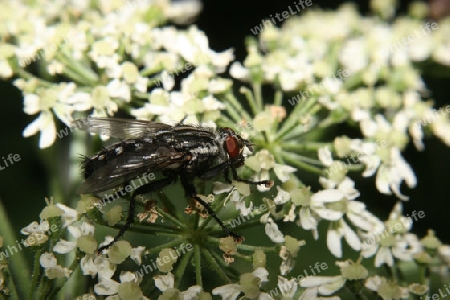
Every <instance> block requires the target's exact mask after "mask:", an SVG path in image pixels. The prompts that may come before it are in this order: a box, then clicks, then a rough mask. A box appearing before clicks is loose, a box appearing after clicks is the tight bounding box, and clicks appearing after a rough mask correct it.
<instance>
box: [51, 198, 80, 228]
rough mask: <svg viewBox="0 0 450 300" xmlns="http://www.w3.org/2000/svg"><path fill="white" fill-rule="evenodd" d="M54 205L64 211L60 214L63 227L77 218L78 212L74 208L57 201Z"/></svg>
mask: <svg viewBox="0 0 450 300" xmlns="http://www.w3.org/2000/svg"><path fill="white" fill-rule="evenodd" d="M56 205H57V206H58V207H59V208H61V209H62V210H63V211H64V213H63V214H62V215H61V220H62V222H63V227H67V226H69V225H71V224H72V223H73V222H75V221H76V220H78V212H77V210H76V209H73V208H70V207H68V206H66V205H64V204H61V203H57V204H56Z"/></svg>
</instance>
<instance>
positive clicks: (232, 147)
mask: <svg viewBox="0 0 450 300" xmlns="http://www.w3.org/2000/svg"><path fill="white" fill-rule="evenodd" d="M225 146H226V147H227V152H228V155H229V156H230V158H232V159H233V158H236V157H237V156H238V155H239V152H240V151H239V144H238V141H237V140H236V138H235V137H234V136H231V135H230V136H228V137H227V138H226V140H225Z"/></svg>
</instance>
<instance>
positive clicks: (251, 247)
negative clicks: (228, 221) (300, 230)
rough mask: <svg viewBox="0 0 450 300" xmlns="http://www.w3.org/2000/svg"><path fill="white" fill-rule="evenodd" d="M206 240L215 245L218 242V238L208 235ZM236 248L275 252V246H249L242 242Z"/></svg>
mask: <svg viewBox="0 0 450 300" xmlns="http://www.w3.org/2000/svg"><path fill="white" fill-rule="evenodd" d="M206 241H207V242H211V243H215V244H217V245H219V244H220V239H219V238H215V237H211V236H208V237H207V238H206ZM237 247H238V249H240V250H248V251H255V250H263V251H268V252H276V251H277V246H276V245H275V246H271V247H265V246H251V245H243V244H237Z"/></svg>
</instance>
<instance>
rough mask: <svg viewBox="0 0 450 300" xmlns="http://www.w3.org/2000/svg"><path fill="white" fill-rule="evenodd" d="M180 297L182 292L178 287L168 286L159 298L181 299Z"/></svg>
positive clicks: (163, 299)
mask: <svg viewBox="0 0 450 300" xmlns="http://www.w3.org/2000/svg"><path fill="white" fill-rule="evenodd" d="M180 298H181V293H180V291H179V290H178V289H176V288H168V289H166V290H165V291H164V292H163V293H162V295H161V296H159V297H158V300H179V299H180Z"/></svg>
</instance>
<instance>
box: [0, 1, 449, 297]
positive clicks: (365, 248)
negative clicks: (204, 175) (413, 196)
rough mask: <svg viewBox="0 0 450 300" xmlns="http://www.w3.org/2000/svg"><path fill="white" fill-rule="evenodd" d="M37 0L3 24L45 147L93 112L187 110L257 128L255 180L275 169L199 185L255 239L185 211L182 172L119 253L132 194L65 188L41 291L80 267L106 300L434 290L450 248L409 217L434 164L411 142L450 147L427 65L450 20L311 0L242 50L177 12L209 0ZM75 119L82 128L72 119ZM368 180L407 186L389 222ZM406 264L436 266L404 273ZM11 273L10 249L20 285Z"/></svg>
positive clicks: (173, 115) (192, 118) (178, 115)
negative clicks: (375, 204) (413, 162)
mask: <svg viewBox="0 0 450 300" xmlns="http://www.w3.org/2000/svg"><path fill="white" fill-rule="evenodd" d="M28 2H29V3H28ZM28 2H27V4H25V3H22V2H21V1H10V2H7V3H4V5H3V7H2V10H1V11H0V17H2V20H5V24H8V25H7V26H1V25H0V36H1V37H2V39H1V42H0V69H1V70H0V77H2V78H4V79H10V78H14V85H15V86H16V87H17V88H19V89H20V90H21V91H22V93H23V98H24V112H25V113H26V114H28V115H33V116H35V120H34V121H32V122H31V123H30V124H29V125H28V126H27V127H26V128H25V129H24V132H23V135H24V136H26V137H27V136H32V135H35V134H38V133H39V134H40V137H39V147H40V148H46V147H50V146H52V144H54V143H55V141H56V140H57V138H63V137H65V136H67V135H68V134H69V132H72V131H74V130H76V129H77V128H78V127H82V126H84V125H83V124H80V123H77V122H74V120H75V119H77V118H79V117H85V118H88V117H89V118H90V117H105V116H115V115H118V114H121V115H123V114H126V115H128V116H129V117H130V118H136V119H142V120H154V121H158V122H165V123H169V124H177V123H178V122H180V121H181V120H183V122H184V123H186V124H193V125H198V126H209V127H212V128H215V127H216V126H220V127H230V128H233V129H234V130H236V132H239V134H240V135H241V136H242V138H244V139H249V140H250V141H251V145H250V144H249V145H247V147H245V149H244V150H242V155H243V156H244V157H245V162H243V165H242V166H240V168H239V169H238V172H239V174H238V175H239V177H240V178H245V179H248V180H251V181H262V180H272V181H274V183H275V185H274V186H273V187H269V186H264V185H261V184H260V185H258V186H257V187H256V188H255V187H253V186H251V185H249V184H247V183H246V182H238V181H236V180H228V181H229V182H225V180H223V179H221V178H217V180H215V181H214V182H212V183H204V182H202V181H201V180H194V181H193V182H192V184H193V185H195V186H196V188H197V190H198V191H199V193H200V194H199V195H198V199H201V201H203V202H204V203H208V204H209V205H210V206H211V207H212V211H214V213H215V214H216V215H217V217H218V218H219V219H220V220H222V222H223V226H227V227H228V228H229V229H231V230H233V231H234V232H239V233H241V232H243V233H244V236H245V238H246V239H245V241H244V240H243V239H237V238H236V236H235V237H234V238H233V237H232V236H228V237H226V236H224V235H223V231H222V228H221V226H219V224H217V223H216V222H215V221H214V220H213V218H212V217H211V214H212V211H211V210H208V209H207V208H206V207H205V206H203V205H201V203H200V201H194V200H192V201H191V202H189V205H188V206H187V207H185V208H184V207H183V204H181V202H182V201H179V200H181V198H183V197H184V194H183V192H182V190H181V188H180V186H179V185H178V186H177V185H176V184H175V185H173V186H170V188H166V189H165V190H163V191H158V192H157V193H153V194H151V195H142V197H139V199H138V201H137V204H136V207H135V208H134V207H133V209H135V210H136V215H137V216H138V218H135V217H134V215H132V216H131V217H133V222H131V223H132V224H131V228H130V229H129V231H130V232H134V235H133V234H130V233H127V235H126V237H127V239H121V240H119V241H116V242H115V243H113V245H112V246H111V247H106V249H104V250H103V251H98V250H97V249H99V248H101V249H103V248H102V246H105V245H109V244H110V243H111V242H112V241H113V240H114V237H113V236H112V235H115V234H116V232H115V231H114V233H113V231H111V233H110V234H111V235H109V234H106V236H105V232H104V231H102V230H99V229H100V228H101V227H110V228H115V229H120V228H122V226H123V224H124V222H125V221H128V220H127V219H126V218H125V216H124V215H125V214H126V213H127V212H128V210H131V206H128V203H127V202H125V201H123V200H130V196H131V195H130V194H129V193H128V194H125V195H124V194H121V196H118V193H117V191H118V190H119V188H120V186H117V187H115V188H116V189H113V190H112V191H111V195H112V194H114V193H115V195H116V196H117V197H116V198H114V197H113V198H112V200H108V201H105V199H109V197H108V196H110V195H109V194H108V192H109V191H108V192H106V194H105V195H93V196H87V195H83V196H82V197H81V199H77V200H78V202H77V205H76V208H73V207H70V206H69V205H64V204H60V203H58V204H54V203H53V201H47V206H46V207H45V208H44V209H43V210H42V212H41V214H40V216H39V217H40V218H39V221H34V222H32V223H31V224H30V225H28V226H26V227H25V228H23V229H22V231H21V233H22V234H24V235H26V239H24V242H23V243H22V244H23V246H24V247H27V248H30V249H31V250H32V251H33V252H34V253H35V255H36V258H35V260H34V264H35V265H34V268H33V274H32V275H30V276H31V278H33V280H32V282H31V283H30V284H31V291H32V292H31V293H30V294H29V295H28V298H29V299H46V298H48V299H52V298H53V297H55V296H56V295H57V294H58V293H59V292H60V290H61V289H62V288H63V287H64V288H66V287H67V286H68V285H65V284H66V283H67V282H68V281H69V280H71V279H73V280H74V281H77V284H75V285H74V286H77V287H81V286H88V288H87V289H86V290H77V291H76V292H77V293H78V294H77V295H76V296H79V297H88V299H91V298H90V297H94V298H92V299H97V298H98V297H104V299H108V300H113V299H136V300H137V299H150V297H152V298H155V297H160V298H161V299H199V298H202V299H203V298H204V299H211V298H212V297H213V295H214V296H219V297H221V298H222V299H230V300H233V299H237V298H238V297H239V298H247V299H274V298H277V299H305V300H306V299H307V300H309V299H347V298H346V297H347V296H348V295H349V294H348V293H350V294H351V295H353V296H355V297H357V298H360V299H361V298H366V297H367V296H368V295H375V294H377V295H378V296H380V297H382V298H383V299H399V298H402V297H403V298H404V297H409V296H410V295H411V296H412V295H419V294H421V293H422V294H423V293H424V292H423V291H424V290H426V286H425V284H426V283H427V282H428V278H427V276H428V274H429V273H430V270H435V269H436V268H432V267H434V265H433V264H435V263H437V264H438V265H439V266H440V267H442V268H443V269H445V271H446V272H447V273H448V265H449V262H450V259H449V257H450V254H449V253H450V251H449V246H448V245H445V244H443V243H441V242H440V241H439V239H438V238H437V237H436V236H435V234H434V232H433V231H430V232H429V233H428V235H427V236H426V237H424V238H422V239H420V238H419V237H418V236H417V235H415V234H413V233H412V232H410V231H411V229H412V220H411V219H412V217H409V216H405V215H404V214H403V211H402V209H403V207H402V202H404V201H407V200H408V199H409V198H408V193H409V189H412V188H414V187H415V186H416V185H417V178H416V176H415V173H414V171H413V168H412V167H411V166H410V164H409V163H408V161H407V160H406V159H405V157H404V155H403V154H402V153H403V151H404V150H405V148H406V146H407V145H408V143H409V142H412V143H413V144H414V146H415V147H416V148H417V149H418V150H423V149H424V147H425V145H424V143H423V140H424V137H425V136H427V135H434V136H436V137H438V138H439V139H441V140H442V141H443V142H444V143H445V144H446V145H447V146H450V134H449V132H450V119H449V112H450V107H449V106H447V107H444V108H440V109H436V108H433V102H432V100H431V99H428V96H427V93H426V86H425V84H424V82H423V80H422V78H421V73H420V68H418V67H416V66H417V63H419V62H425V61H427V62H431V63H434V64H436V65H440V67H443V68H448V67H449V65H450V61H449V59H448V55H447V53H448V52H449V50H450V48H449V44H448V42H447V39H446V37H448V36H449V33H450V32H449V28H450V26H448V25H449V22H450V20H449V19H443V20H441V21H440V23H439V24H438V23H433V24H432V23H430V22H428V23H426V22H427V21H424V19H423V16H424V14H418V13H417V6H415V7H413V8H414V9H413V8H412V9H411V11H412V12H415V14H414V17H412V16H405V17H401V18H398V19H392V21H391V22H389V23H387V22H386V21H384V19H386V18H393V16H394V15H393V12H392V11H391V10H390V9H388V8H389V7H387V6H386V3H384V2H383V1H373V3H372V7H373V9H374V12H375V13H376V14H378V16H373V17H370V16H369V17H363V16H361V15H359V13H358V12H357V10H356V8H355V7H354V6H352V5H343V6H342V7H340V8H339V9H338V10H337V11H335V12H323V11H321V10H312V9H311V10H308V11H306V12H305V14H304V15H302V16H301V17H300V16H291V17H290V18H288V19H287V20H286V21H285V23H284V24H283V25H282V26H280V27H275V26H266V27H261V32H260V34H259V36H258V37H252V38H249V39H248V43H247V50H248V55H247V57H246V58H245V59H244V61H242V62H239V61H234V56H233V51H232V49H229V50H226V51H223V52H216V51H213V50H212V49H210V48H209V45H208V38H207V37H206V35H205V34H204V33H203V32H202V31H201V30H199V29H198V28H197V27H196V26H189V27H186V28H185V29H178V28H177V27H175V26H173V25H170V22H172V23H179V22H188V21H192V20H193V18H195V16H196V15H197V13H198V12H199V9H200V4H199V3H198V2H195V1H188V2H184V3H177V2H173V3H172V2H169V1H167V0H155V1H139V0H138V1H129V2H126V1H121V0H119V1H113V2H109V1H81V2H79V3H78V2H77V3H75V2H73V1H69V2H68V3H67V1H56V2H55V1H46V0H42V1H36V2H33V1H31V2H30V1H28ZM385 2H386V1H385ZM418 16H422V19H420V18H419V17H418ZM424 24H425V27H423V25H424ZM424 28H428V29H429V30H428V29H424ZM416 29H417V30H428V31H427V32H424V31H422V32H423V34H422V35H421V36H420V42H417V43H411V44H407V45H404V44H402V43H399V41H400V40H401V37H403V36H408V35H409V34H414V32H415V31H414V30H416ZM227 70H228V71H229V75H230V76H228V75H227V73H226V71H227ZM236 91H238V92H237V93H236ZM81 120H83V118H82V119H81ZM84 120H85V119H84ZM61 122H62V123H64V125H65V126H68V127H66V128H65V129H63V130H62V131H58V130H57V127H58V126H61V124H60V123H61ZM199 124H201V125H199ZM338 125H345V126H352V127H353V131H352V132H353V133H352V135H351V136H350V134H347V132H345V131H339V129H340V128H338ZM355 132H356V133H355ZM102 138H104V137H102ZM78 142H80V141H78V140H77V138H74V139H73V141H72V143H73V145H75V146H76V145H78V144H77V143H78ZM75 146H74V149H76V147H75ZM250 148H253V149H250ZM72 150H73V149H72ZM251 150H253V151H251ZM240 154H241V153H240ZM107 162H108V161H107V159H106V163H107ZM149 171H152V170H149ZM205 171H206V170H205ZM235 175H236V174H233V178H236V176H235ZM158 176H160V177H159V178H161V177H163V176H165V174H158ZM361 178H372V179H373V183H374V185H375V186H376V188H377V190H378V192H379V193H380V198H381V196H382V195H392V196H394V197H396V198H398V200H399V202H397V203H396V204H394V205H392V206H393V209H392V212H391V214H390V215H389V217H388V218H387V220H386V221H384V222H383V221H381V220H380V218H379V217H378V216H376V214H374V213H373V212H371V211H369V209H368V207H367V206H366V204H365V196H366V194H365V192H364V190H361V189H360V188H359V185H358V183H359V182H360V181H359V180H360V179H361ZM135 181H137V179H136V180H135ZM172 187H173V188H172ZM405 187H407V188H406V189H405ZM99 198H102V199H99ZM56 200H57V201H63V200H66V199H56ZM56 200H55V201H56ZM188 200H190V199H188ZM68 202H70V201H68ZM109 202H113V203H109ZM55 203H56V202H55ZM71 203H73V202H71ZM183 208H184V212H183ZM138 220H139V221H138ZM414 221H416V220H414ZM397 224H400V225H399V226H400V228H397ZM52 226H53V227H52ZM223 226H222V227H223ZM52 228H56V229H55V230H53V229H52ZM392 228H394V229H395V230H392ZM137 237H139V239H137ZM128 238H129V239H128ZM1 244H2V243H1V240H0V246H2V245H1ZM345 244H347V245H348V246H349V247H345ZM320 245H323V247H322V248H323V249H325V253H326V254H328V258H327V261H332V260H334V259H335V258H339V259H340V261H338V262H336V265H337V267H338V269H339V271H337V269H336V268H335V269H332V268H330V269H328V265H327V264H326V263H325V266H326V267H321V266H322V265H321V264H320V263H319V260H321V261H320V262H322V260H325V259H323V258H316V257H313V258H312V257H310V255H309V254H306V253H312V254H316V251H315V249H316V247H317V249H319V248H320V247H319V246H320ZM311 247H312V248H313V250H312V251H311V252H307V251H308V250H307V249H308V248H311ZM350 257H357V259H356V260H352V259H350ZM341 259H342V260H341ZM311 260H316V261H314V263H316V264H314V263H310V261H311ZM305 262H307V265H309V268H305V265H306V264H305ZM313 265H314V267H312V266H313ZM369 266H370V267H369ZM380 266H385V267H386V269H387V270H388V272H387V274H386V273H382V274H381V272H380V270H379V268H378V267H380ZM403 266H406V267H405V269H407V272H405V273H407V275H411V274H412V273H413V272H416V273H417V274H418V276H409V277H405V276H403V274H401V273H402V271H403V270H404V268H402V267H403ZM302 268H304V269H302ZM441 271H442V270H441ZM9 272H14V268H12V267H11V268H9V265H8V264H0V289H1V291H2V292H3V293H4V294H5V295H6V294H7V293H9V291H10V289H8V284H10V285H14V282H13V281H12V280H9V278H10V277H9ZM305 272H306V273H307V274H305ZM308 272H309V273H308ZM311 272H314V273H311ZM444 273H445V272H444ZM74 274H77V275H76V276H74ZM80 274H82V275H80ZM380 274H381V275H380ZM303 275H306V276H303ZM5 278H6V280H5ZM11 278H14V276H13V277H11ZM417 278H420V282H415V280H417ZM86 279H89V280H86ZM81 280H86V282H87V283H88V284H86V285H83V284H82V283H81ZM78 283H79V284H78ZM12 287H13V288H11V290H13V291H14V290H16V289H15V287H14V286H12ZM68 288H70V287H68ZM27 293H29V292H28V291H27ZM96 297H97V298H96ZM102 299H103V298H102Z"/></svg>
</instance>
